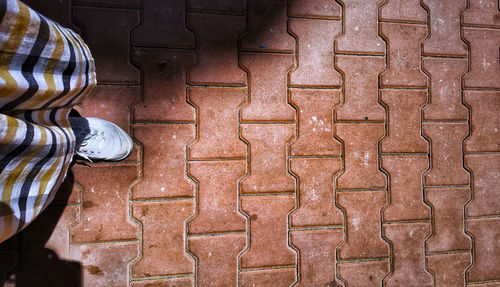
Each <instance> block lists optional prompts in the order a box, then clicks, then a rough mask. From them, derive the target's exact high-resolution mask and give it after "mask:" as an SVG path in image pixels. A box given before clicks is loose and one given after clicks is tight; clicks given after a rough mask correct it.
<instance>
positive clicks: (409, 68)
mask: <svg viewBox="0 0 500 287" xmlns="http://www.w3.org/2000/svg"><path fill="white" fill-rule="evenodd" d="M380 33H381V35H383V36H384V37H385V38H386V39H387V43H388V47H387V58H388V60H389V61H388V63H389V64H388V67H387V70H385V71H384V72H383V73H382V74H381V75H380V83H381V85H382V86H383V87H415V88H424V87H426V86H427V77H426V76H425V74H424V73H423V72H422V71H421V70H420V43H421V42H422V40H423V39H425V37H426V36H427V26H424V25H413V24H411V25H410V24H402V23H382V24H381V25H380Z"/></svg>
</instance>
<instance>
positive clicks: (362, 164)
mask: <svg viewBox="0 0 500 287" xmlns="http://www.w3.org/2000/svg"><path fill="white" fill-rule="evenodd" d="M335 130H336V134H337V136H338V137H339V138H340V139H342V140H343V141H344V149H345V165H344V173H343V174H341V175H340V176H339V177H338V178H337V188H338V189H360V188H383V187H385V186H386V177H385V175H384V174H383V173H382V172H381V171H380V170H379V169H378V154H377V142H378V140H379V139H381V138H382V137H383V136H384V133H385V131H384V126H383V125H382V124H337V125H335Z"/></svg>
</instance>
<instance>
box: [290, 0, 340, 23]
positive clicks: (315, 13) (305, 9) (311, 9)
mask: <svg viewBox="0 0 500 287" xmlns="http://www.w3.org/2000/svg"><path fill="white" fill-rule="evenodd" d="M341 14H342V7H341V6H340V5H339V4H338V3H337V2H335V1H334V0H309V1H307V2H304V1H301V0H292V1H290V4H289V16H291V17H314V18H326V19H340V17H341Z"/></svg>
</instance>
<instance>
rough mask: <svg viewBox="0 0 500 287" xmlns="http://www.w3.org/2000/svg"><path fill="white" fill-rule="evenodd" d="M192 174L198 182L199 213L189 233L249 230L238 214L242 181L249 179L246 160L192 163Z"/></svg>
mask: <svg viewBox="0 0 500 287" xmlns="http://www.w3.org/2000/svg"><path fill="white" fill-rule="evenodd" d="M188 170H189V175H190V177H192V178H193V179H194V180H196V182H197V183H198V192H197V194H198V196H197V213H196V215H195V217H194V218H192V219H190V220H189V223H188V233H190V234H193V233H216V232H231V231H245V229H246V219H245V217H244V216H243V215H242V214H240V213H238V206H237V203H238V198H237V197H238V190H237V189H238V180H239V179H240V178H242V177H243V176H245V173H246V162H245V161H223V162H219V161H210V162H202V161H200V162H190V163H189V165H188ZM214 179H216V180H214Z"/></svg>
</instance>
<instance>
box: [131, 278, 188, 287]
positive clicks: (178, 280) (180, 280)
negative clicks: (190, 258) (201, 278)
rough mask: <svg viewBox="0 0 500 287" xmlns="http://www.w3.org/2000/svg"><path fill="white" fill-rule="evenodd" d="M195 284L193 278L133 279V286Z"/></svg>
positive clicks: (185, 286) (154, 286)
mask: <svg viewBox="0 0 500 287" xmlns="http://www.w3.org/2000/svg"><path fill="white" fill-rule="evenodd" d="M193 284H194V280H193V278H191V277H189V278H185V277H181V278H169V279H162V280H147V281H142V280H141V281H132V282H131V283H130V286H132V287H191V286H193Z"/></svg>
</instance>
